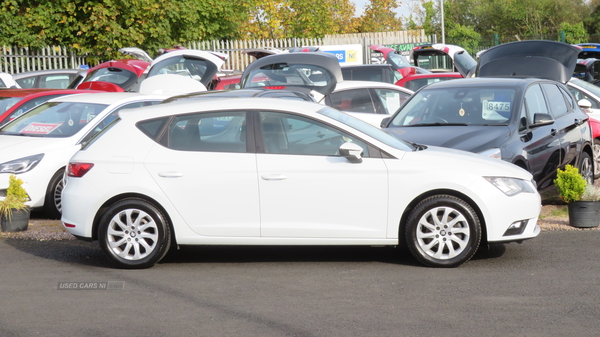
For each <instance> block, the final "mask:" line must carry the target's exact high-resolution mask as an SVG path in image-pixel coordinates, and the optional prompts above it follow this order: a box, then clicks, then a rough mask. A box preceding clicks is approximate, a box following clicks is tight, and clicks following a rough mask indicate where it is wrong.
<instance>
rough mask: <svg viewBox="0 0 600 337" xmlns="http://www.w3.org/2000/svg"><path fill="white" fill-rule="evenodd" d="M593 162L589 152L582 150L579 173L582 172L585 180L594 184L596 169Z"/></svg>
mask: <svg viewBox="0 0 600 337" xmlns="http://www.w3.org/2000/svg"><path fill="white" fill-rule="evenodd" d="M593 164H594V163H593V162H592V157H590V155H589V154H588V153H587V152H582V153H581V158H580V161H579V174H581V175H582V176H583V178H584V179H585V181H587V182H588V184H590V185H593V184H594V175H595V174H594V172H595V170H594V165H593Z"/></svg>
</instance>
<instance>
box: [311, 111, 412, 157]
mask: <svg viewBox="0 0 600 337" xmlns="http://www.w3.org/2000/svg"><path fill="white" fill-rule="evenodd" d="M317 112H318V113H320V114H321V115H324V116H327V117H330V118H333V119H335V120H336V121H338V122H340V123H344V124H346V125H348V126H350V127H351V128H353V129H356V130H358V131H360V132H362V133H364V134H366V135H367V136H369V137H372V138H374V139H377V140H378V141H380V142H382V143H384V144H385V145H388V146H391V147H393V148H395V149H398V150H402V151H414V150H415V147H414V146H412V145H410V143H407V142H405V141H403V140H400V139H398V138H396V137H393V136H391V135H390V134H388V133H386V132H384V131H382V130H381V129H378V128H376V127H375V126H373V125H371V124H369V123H367V122H365V121H363V120H360V119H358V118H356V117H353V116H350V115H348V114H345V113H343V112H341V111H339V110H336V109H333V108H330V107H325V108H323V109H321V110H319V111H317Z"/></svg>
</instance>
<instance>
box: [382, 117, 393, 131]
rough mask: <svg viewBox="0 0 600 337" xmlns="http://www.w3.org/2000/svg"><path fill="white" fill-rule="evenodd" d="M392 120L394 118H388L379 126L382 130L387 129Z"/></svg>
mask: <svg viewBox="0 0 600 337" xmlns="http://www.w3.org/2000/svg"><path fill="white" fill-rule="evenodd" d="M391 119H392V117H386V118H384V119H382V120H381V124H379V127H380V128H384V127H386V125H388V123H389V122H390V120H391Z"/></svg>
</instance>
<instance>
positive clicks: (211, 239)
mask: <svg viewBox="0 0 600 337" xmlns="http://www.w3.org/2000/svg"><path fill="white" fill-rule="evenodd" d="M290 103H293V104H290ZM440 162H442V163H443V165H438V164H439V163H440ZM62 197H63V199H62V200H63V215H62V222H63V224H64V226H65V228H66V229H67V230H68V231H69V232H71V233H72V234H73V235H75V236H76V237H78V238H81V239H85V240H98V241H99V243H100V246H101V247H102V249H103V250H104V252H105V253H106V254H107V255H108V256H109V257H110V258H111V259H112V260H113V261H114V262H115V263H116V264H117V265H118V266H120V267H125V268H144V267H150V266H152V265H154V264H155V263H156V262H158V261H160V260H161V259H162V258H163V256H164V255H165V254H166V253H167V251H168V250H169V248H170V247H173V246H176V245H178V246H182V245H309V246H310V245H316V246H318V245H369V246H370V245H384V246H396V245H398V244H406V245H407V246H408V248H409V249H410V251H411V252H412V254H413V255H414V256H415V257H416V259H417V260H419V261H420V262H422V263H423V264H425V265H428V266H434V267H455V266H458V265H460V264H462V263H464V262H466V261H467V260H469V259H470V258H471V257H472V256H473V254H474V253H475V252H476V250H477V248H478V247H479V245H480V244H482V242H485V243H486V244H487V242H514V241H518V242H520V241H523V240H525V239H530V238H533V237H535V236H537V235H538V234H539V232H540V228H539V226H538V225H537V218H538V215H539V212H540V209H541V202H540V196H539V194H538V192H537V191H536V189H535V186H534V185H533V182H532V176H531V174H530V173H528V172H527V171H525V170H523V169H521V168H519V167H517V166H515V165H512V164H509V163H505V162H502V161H499V160H496V159H492V158H489V157H485V156H480V155H476V154H472V153H468V152H465V151H458V150H453V149H444V148H437V147H424V146H415V145H412V144H410V143H407V142H404V141H401V140H399V139H396V138H394V137H392V136H390V135H388V134H387V133H385V132H383V131H381V130H380V129H378V128H376V127H375V126H372V125H370V124H368V123H366V122H364V121H361V120H359V119H357V118H355V117H352V116H349V115H347V114H345V113H343V112H340V111H339V110H336V109H334V108H331V107H328V106H323V105H321V104H317V103H313V102H304V101H300V100H293V101H292V100H282V99H273V98H260V97H254V98H231V99H227V100H223V99H215V100H201V101H195V100H191V101H181V102H173V103H168V104H159V105H156V106H152V107H144V108H141V109H137V110H123V111H121V112H120V113H119V117H118V118H116V119H115V120H114V122H113V123H111V125H109V126H108V127H107V128H106V129H104V131H103V132H101V133H100V134H99V136H98V137H96V138H94V139H93V140H92V141H90V142H89V143H87V145H86V146H84V147H83V148H82V149H81V150H80V151H78V152H77V153H76V154H75V155H74V156H73V157H72V158H71V160H70V162H69V166H68V178H67V183H66V187H65V189H64V190H63V195H62ZM507 209H510V210H511V211H510V212H506V210H507Z"/></svg>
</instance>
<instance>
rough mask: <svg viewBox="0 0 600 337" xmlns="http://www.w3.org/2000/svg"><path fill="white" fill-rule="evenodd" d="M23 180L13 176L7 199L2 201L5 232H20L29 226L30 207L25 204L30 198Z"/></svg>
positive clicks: (0, 212)
mask: <svg viewBox="0 0 600 337" xmlns="http://www.w3.org/2000/svg"><path fill="white" fill-rule="evenodd" d="M22 185H23V180H21V179H19V178H17V176H15V175H14V174H11V175H10V177H9V182H8V189H7V190H6V197H5V198H4V200H0V222H1V225H2V231H3V232H19V231H24V230H26V229H27V226H28V225H29V207H27V206H26V205H25V202H26V201H27V199H28V198H29V197H28V196H27V192H26V191H25V189H24V188H23V186H22Z"/></svg>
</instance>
